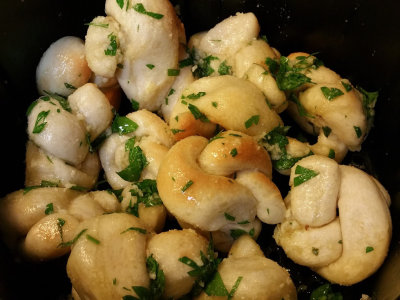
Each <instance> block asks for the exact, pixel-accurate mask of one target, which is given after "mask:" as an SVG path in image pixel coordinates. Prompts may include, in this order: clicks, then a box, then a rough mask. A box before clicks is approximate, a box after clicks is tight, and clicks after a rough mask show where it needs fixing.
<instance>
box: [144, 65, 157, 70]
mask: <svg viewBox="0 0 400 300" xmlns="http://www.w3.org/2000/svg"><path fill="white" fill-rule="evenodd" d="M146 67H148V68H149V69H150V70H153V69H154V67H155V65H152V64H147V65H146Z"/></svg>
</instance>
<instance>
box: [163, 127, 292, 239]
mask: <svg viewBox="0 0 400 300" xmlns="http://www.w3.org/2000/svg"><path fill="white" fill-rule="evenodd" d="M218 137H219V138H217V139H215V140H213V141H211V142H210V143H208V141H207V139H205V138H203V137H199V136H192V137H188V138H186V139H183V140H182V141H179V142H178V143H177V144H175V145H174V146H173V147H172V148H171V149H170V151H169V152H168V154H167V155H166V157H165V159H164V161H163V162H162V164H161V166H160V170H159V173H158V177H157V186H158V191H159V193H160V196H161V198H162V199H163V202H164V205H165V206H166V208H167V209H168V210H169V211H170V213H172V214H173V215H174V216H175V217H176V218H177V219H178V220H180V221H182V222H185V223H187V224H190V225H192V226H194V227H196V228H199V229H200V230H205V231H217V230H223V228H224V227H229V226H232V225H235V226H237V227H240V225H238V224H237V223H240V222H242V221H246V222H247V223H253V222H255V217H256V214H257V209H258V207H259V206H266V207H270V210H269V211H268V212H269V214H270V216H274V215H280V214H281V215H282V217H283V214H284V213H283V212H284V210H285V206H284V204H283V202H282V198H281V196H280V194H279V191H278V193H275V194H274V193H272V195H273V196H269V197H268V198H267V199H265V198H259V197H258V196H259V195H260V194H263V192H265V191H267V190H273V191H275V192H276V191H277V190H275V189H274V187H272V188H271V185H273V183H272V181H271V180H270V176H271V169H272V168H271V162H270V158H269V155H268V153H267V152H266V151H265V150H264V149H263V148H262V147H260V146H259V145H258V144H257V142H256V141H255V140H254V139H253V138H252V137H250V136H247V135H245V134H243V133H240V132H235V131H226V132H224V133H222V134H221V135H219V136H218ZM235 172H237V176H238V179H237V180H235V179H232V178H231V176H232V175H233V174H234V173H235ZM251 173H252V174H251ZM249 174H251V175H249ZM241 176H243V178H245V177H246V176H253V179H254V180H258V179H257V178H261V179H260V180H259V181H257V182H256V183H254V184H253V185H249V186H246V185H243V184H242V183H244V184H246V182H247V181H246V180H245V179H243V180H240V177H241ZM265 193H266V192H265ZM279 203H280V204H279ZM226 215H229V216H231V218H230V219H231V220H228V219H229V218H228V219H227V217H226ZM258 217H261V218H262V220H263V221H264V218H263V215H261V216H260V215H258ZM278 219H279V218H278ZM265 221H269V220H268V219H267V218H266V220H265ZM278 221H279V220H278Z"/></svg>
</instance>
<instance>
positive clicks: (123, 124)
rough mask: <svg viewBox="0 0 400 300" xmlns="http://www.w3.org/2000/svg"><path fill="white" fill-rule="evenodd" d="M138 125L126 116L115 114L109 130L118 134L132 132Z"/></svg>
mask: <svg viewBox="0 0 400 300" xmlns="http://www.w3.org/2000/svg"><path fill="white" fill-rule="evenodd" d="M138 127H139V125H138V124H136V123H135V122H134V121H132V120H131V119H129V118H128V117H123V116H119V115H118V114H117V115H116V116H115V119H114V121H113V123H112V125H111V131H112V132H113V133H118V134H119V135H124V134H128V133H131V132H134V131H135V130H136V129H138Z"/></svg>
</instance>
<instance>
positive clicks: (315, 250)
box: [311, 247, 319, 256]
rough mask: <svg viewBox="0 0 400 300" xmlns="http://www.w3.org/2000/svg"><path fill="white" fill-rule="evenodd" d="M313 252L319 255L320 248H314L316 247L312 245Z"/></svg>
mask: <svg viewBox="0 0 400 300" xmlns="http://www.w3.org/2000/svg"><path fill="white" fill-rule="evenodd" d="M311 251H312V253H313V254H314V255H315V256H318V254H319V249H318V248H314V247H312V250H311Z"/></svg>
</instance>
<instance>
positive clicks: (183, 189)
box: [181, 180, 194, 193]
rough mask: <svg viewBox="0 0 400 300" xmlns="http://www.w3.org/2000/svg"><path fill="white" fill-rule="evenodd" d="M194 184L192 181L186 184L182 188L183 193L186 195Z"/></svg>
mask: <svg viewBox="0 0 400 300" xmlns="http://www.w3.org/2000/svg"><path fill="white" fill-rule="evenodd" d="M193 183H194V182H193V181H192V180H189V181H188V182H186V184H185V185H184V186H183V187H182V189H181V191H182V192H183V193H184V192H185V191H186V190H187V189H188V188H190V187H191V186H192V184H193Z"/></svg>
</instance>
